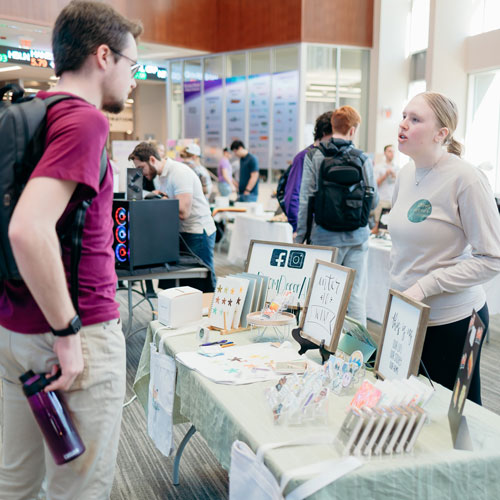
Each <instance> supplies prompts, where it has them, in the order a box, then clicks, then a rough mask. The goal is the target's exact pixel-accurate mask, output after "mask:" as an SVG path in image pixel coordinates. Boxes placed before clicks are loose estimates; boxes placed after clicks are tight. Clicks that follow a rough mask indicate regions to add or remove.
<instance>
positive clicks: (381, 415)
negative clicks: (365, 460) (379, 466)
mask: <svg viewBox="0 0 500 500" xmlns="http://www.w3.org/2000/svg"><path fill="white" fill-rule="evenodd" d="M373 411H374V412H375V414H376V415H377V416H376V423H375V426H374V427H373V431H372V432H371V433H370V435H369V437H368V441H367V443H366V445H365V447H364V448H363V455H365V456H370V455H371V454H372V449H373V446H374V445H375V443H376V442H377V439H378V437H379V436H380V433H381V432H382V429H383V428H384V426H385V424H386V421H387V417H388V412H387V410H386V409H385V408H373Z"/></svg>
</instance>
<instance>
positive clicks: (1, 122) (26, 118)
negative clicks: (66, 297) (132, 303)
mask: <svg viewBox="0 0 500 500" xmlns="http://www.w3.org/2000/svg"><path fill="white" fill-rule="evenodd" d="M8 93H11V99H10V100H8V99H4V97H5V96H6V95H7V94H8ZM65 99H78V97H74V96H69V95H65V94H60V95H54V96H51V97H49V98H48V99H39V98H37V97H24V90H23V89H22V88H21V87H19V86H18V85H15V84H10V85H7V86H5V87H3V88H2V89H0V152H1V153H0V154H1V158H2V167H1V168H0V279H1V280H16V279H17V280H18V279H22V278H21V275H20V274H19V270H18V269H17V265H16V261H15V259H14V255H13V253H12V248H11V246H10V241H9V236H8V229H9V223H10V219H11V217H12V213H13V212H14V208H15V206H16V204H17V201H18V200H19V197H20V196H21V193H22V191H23V189H24V187H25V186H26V183H27V182H28V179H29V177H30V175H31V173H32V172H33V170H34V168H35V167H36V165H37V163H38V162H39V161H40V158H41V157H42V154H43V150H44V144H45V125H46V114H47V110H48V109H49V108H50V107H51V106H53V105H55V104H56V103H58V102H60V101H62V100H65ZM106 166H107V157H106V150H105V149H104V150H103V154H102V157H101V167H100V168H101V173H100V182H102V179H103V178H104V175H105V173H106ZM90 203H91V200H86V201H84V202H82V203H80V205H79V206H78V207H77V208H76V209H75V210H74V212H73V216H74V218H73V219H72V221H71V223H70V224H67V227H68V228H69V229H68V234H65V235H60V237H61V238H71V298H72V301H73V304H74V306H75V308H76V309H77V310H78V264H79V262H80V254H81V245H82V242H81V238H82V232H83V225H84V223H85V213H86V211H87V208H88V207H89V206H90Z"/></svg>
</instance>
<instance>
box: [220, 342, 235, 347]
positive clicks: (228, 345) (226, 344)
mask: <svg viewBox="0 0 500 500" xmlns="http://www.w3.org/2000/svg"><path fill="white" fill-rule="evenodd" d="M233 345H234V342H227V343H225V344H221V347H231V346H233Z"/></svg>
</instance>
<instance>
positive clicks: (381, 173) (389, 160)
mask: <svg viewBox="0 0 500 500" xmlns="http://www.w3.org/2000/svg"><path fill="white" fill-rule="evenodd" d="M398 171H399V167H397V166H396V165H394V146H393V145H392V144H388V145H387V146H385V147H384V162H383V163H378V164H377V165H375V167H374V169H373V172H374V174H375V179H377V187H378V194H379V199H380V201H381V202H389V203H390V201H391V200H392V193H393V191H394V184H395V182H396V175H397V173H398Z"/></svg>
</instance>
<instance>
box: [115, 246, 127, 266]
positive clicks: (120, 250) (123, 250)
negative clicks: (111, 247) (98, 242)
mask: <svg viewBox="0 0 500 500" xmlns="http://www.w3.org/2000/svg"><path fill="white" fill-rule="evenodd" d="M115 255H116V258H117V260H119V261H120V262H126V261H127V260H128V251H127V247H126V246H125V245H124V244H123V243H119V244H118V245H116V248H115Z"/></svg>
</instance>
